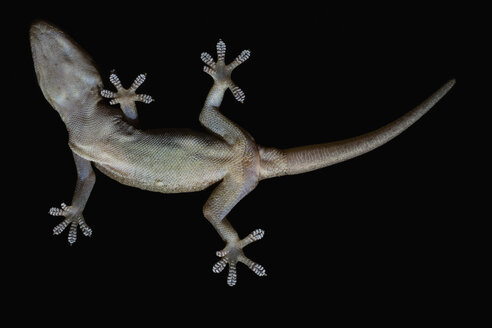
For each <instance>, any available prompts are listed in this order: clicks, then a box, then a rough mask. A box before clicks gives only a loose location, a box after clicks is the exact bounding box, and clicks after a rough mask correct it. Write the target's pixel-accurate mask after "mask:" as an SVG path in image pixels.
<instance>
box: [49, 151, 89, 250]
mask: <svg viewBox="0 0 492 328" xmlns="http://www.w3.org/2000/svg"><path fill="white" fill-rule="evenodd" d="M73 158H74V161H75V166H76V167H77V182H76V184H75V191H74V194H73V198H72V204H71V205H66V204H65V203H62V204H61V208H57V207H52V208H51V209H50V210H49V214H50V215H53V216H64V217H65V220H63V221H62V222H61V223H60V224H59V225H57V226H56V227H55V228H54V229H53V234H55V235H59V234H60V233H62V232H63V230H65V228H66V227H67V226H68V225H70V231H69V232H68V242H69V243H70V245H72V244H73V243H75V241H76V240H77V227H79V226H80V229H81V230H82V233H83V234H84V235H85V236H91V235H92V230H91V228H89V226H88V225H87V224H86V223H85V220H84V216H83V215H82V212H83V210H84V208H85V204H86V203H87V200H88V199H89V195H90V194H91V191H92V188H93V187H94V184H95V183H96V175H95V174H94V171H93V170H92V166H91V162H90V161H88V160H86V159H83V158H82V157H80V156H78V155H77V154H75V153H73Z"/></svg>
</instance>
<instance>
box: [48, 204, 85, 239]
mask: <svg viewBox="0 0 492 328" xmlns="http://www.w3.org/2000/svg"><path fill="white" fill-rule="evenodd" d="M48 213H49V214H50V215H53V216H64V217H65V218H66V219H65V220H63V221H62V223H60V224H59V225H57V226H56V227H55V228H54V229H53V234H54V235H59V234H60V233H62V232H63V230H65V228H66V227H67V226H68V225H70V231H69V232H68V242H69V243H70V245H72V244H73V243H75V241H76V240H77V227H79V226H80V230H82V233H83V234H84V236H87V237H90V236H91V235H92V229H91V228H89V226H88V225H87V224H86V223H85V220H84V217H83V216H82V213H81V212H80V211H77V210H75V209H74V208H73V207H72V206H68V205H66V204H65V203H62V204H61V208H57V207H52V208H50V210H49V212H48Z"/></svg>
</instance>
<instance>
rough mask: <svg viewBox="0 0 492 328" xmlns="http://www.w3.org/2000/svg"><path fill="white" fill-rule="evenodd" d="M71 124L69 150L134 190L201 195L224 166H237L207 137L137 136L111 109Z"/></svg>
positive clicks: (224, 147) (228, 150)
mask: <svg viewBox="0 0 492 328" xmlns="http://www.w3.org/2000/svg"><path fill="white" fill-rule="evenodd" d="M69 121H72V120H69ZM75 122H77V123H74V124H70V123H69V124H67V129H68V133H69V145H70V148H71V149H72V150H73V151H74V152H75V153H77V154H78V155H79V156H81V157H83V158H85V159H87V160H90V161H91V162H92V163H94V164H95V166H96V167H97V168H98V169H100V170H101V171H102V172H103V173H105V174H106V175H108V176H109V177H111V178H113V179H115V180H116V181H118V182H120V183H123V184H125V185H129V186H132V187H137V188H140V189H145V190H150V191H157V192H162V193H178V192H190V191H198V190H203V189H205V188H207V187H208V186H210V185H212V184H214V183H216V182H217V181H220V180H221V179H222V178H223V177H224V175H225V174H226V173H227V171H228V166H229V165H232V166H234V165H236V164H237V163H235V162H240V161H241V158H236V159H235V158H234V157H235V156H234V155H235V152H234V151H233V150H234V149H233V148H234V147H233V146H230V145H228V144H227V143H226V142H225V141H223V140H222V139H220V138H218V137H216V136H214V135H212V134H206V133H200V132H198V131H193V130H189V129H158V130H147V131H142V130H139V129H136V128H134V127H133V126H131V125H129V124H128V123H126V122H125V121H123V120H122V117H121V113H120V112H119V111H117V110H115V109H113V108H108V107H101V108H98V109H97V110H96V111H94V112H93V114H92V115H91V116H90V117H86V118H84V119H81V118H80V117H78V118H77V120H76V121H75ZM80 122H83V124H81V123H80ZM197 172H199V174H197Z"/></svg>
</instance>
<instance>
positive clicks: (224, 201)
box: [203, 177, 266, 286]
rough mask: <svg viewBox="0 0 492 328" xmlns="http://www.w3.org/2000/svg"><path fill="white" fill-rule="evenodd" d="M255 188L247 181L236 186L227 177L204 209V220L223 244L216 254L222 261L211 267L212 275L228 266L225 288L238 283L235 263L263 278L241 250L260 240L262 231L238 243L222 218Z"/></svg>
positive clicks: (257, 266) (262, 270) (235, 236)
mask: <svg viewBox="0 0 492 328" xmlns="http://www.w3.org/2000/svg"><path fill="white" fill-rule="evenodd" d="M255 186H256V184H255V183H253V184H251V183H248V181H247V180H245V181H242V182H241V183H238V181H237V180H235V179H234V178H230V177H226V178H225V179H224V180H223V181H222V182H221V183H220V184H219V185H218V186H217V187H216V188H215V189H214V191H213V192H212V194H211V195H210V197H209V199H208V200H207V202H206V203H205V205H204V206H203V214H204V216H205V218H207V220H208V221H209V222H210V223H211V224H212V225H213V226H214V228H215V230H217V232H218V233H219V235H220V237H221V238H222V239H223V240H224V241H225V242H226V246H225V248H224V249H222V250H221V251H218V252H217V253H216V254H217V256H219V257H221V258H222V259H221V260H220V261H219V262H217V263H216V264H215V265H214V266H213V268H212V270H213V272H215V273H219V272H221V271H222V270H224V268H225V267H226V266H227V265H229V274H228V276H227V284H228V285H229V286H234V285H235V284H236V282H237V271H236V264H237V263H238V262H242V263H244V264H245V265H246V266H248V267H249V268H250V269H251V270H252V271H253V272H254V273H256V274H257V275H259V276H266V271H265V269H264V268H263V267H262V266H261V265H259V264H257V263H255V262H253V261H251V260H250V259H249V258H247V257H246V256H245V255H244V252H243V248H244V247H246V246H247V245H249V244H251V243H252V242H254V241H257V240H260V239H261V238H263V235H264V231H263V230H261V229H256V230H255V231H253V232H252V233H250V234H249V235H248V236H247V237H246V238H243V239H239V236H238V234H237V232H236V230H235V229H234V228H233V227H232V225H231V224H230V222H229V221H228V220H227V219H226V218H225V216H226V215H227V214H228V213H229V212H230V211H231V209H232V208H233V207H234V206H235V205H236V204H237V203H238V202H239V201H240V200H241V199H242V198H243V197H244V196H246V195H247V194H248V193H249V192H250V191H251V190H253V188H254V187H255Z"/></svg>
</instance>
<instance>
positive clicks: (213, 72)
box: [201, 40, 251, 103]
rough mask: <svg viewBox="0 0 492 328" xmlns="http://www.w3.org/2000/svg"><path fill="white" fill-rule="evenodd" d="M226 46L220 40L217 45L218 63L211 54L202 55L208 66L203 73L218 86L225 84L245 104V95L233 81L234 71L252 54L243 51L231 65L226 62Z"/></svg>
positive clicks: (204, 53)
mask: <svg viewBox="0 0 492 328" xmlns="http://www.w3.org/2000/svg"><path fill="white" fill-rule="evenodd" d="M225 51H226V45H225V43H224V41H222V40H219V42H218V43H217V61H216V62H215V61H214V60H213V58H212V56H211V55H210V54H209V53H206V52H203V53H202V55H201V59H202V61H203V62H204V63H205V64H206V65H207V66H204V67H203V71H204V72H205V73H207V74H208V75H210V76H211V77H212V78H213V79H214V81H215V82H216V83H218V84H225V85H227V87H228V88H229V89H230V90H231V91H232V94H233V95H234V98H236V100H237V101H239V102H241V103H242V102H243V101H244V98H245V95H244V92H243V90H241V89H240V88H239V87H238V86H237V85H235V84H234V82H232V80H231V73H232V71H233V70H234V69H235V68H236V67H238V66H239V65H241V64H242V63H243V62H245V61H246V60H247V59H248V58H249V56H250V55H251V52H250V51H249V50H243V51H242V52H241V54H239V56H237V57H236V59H234V60H233V61H232V63H230V64H229V65H226V64H225V62H224V58H225Z"/></svg>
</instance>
